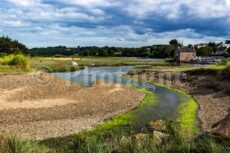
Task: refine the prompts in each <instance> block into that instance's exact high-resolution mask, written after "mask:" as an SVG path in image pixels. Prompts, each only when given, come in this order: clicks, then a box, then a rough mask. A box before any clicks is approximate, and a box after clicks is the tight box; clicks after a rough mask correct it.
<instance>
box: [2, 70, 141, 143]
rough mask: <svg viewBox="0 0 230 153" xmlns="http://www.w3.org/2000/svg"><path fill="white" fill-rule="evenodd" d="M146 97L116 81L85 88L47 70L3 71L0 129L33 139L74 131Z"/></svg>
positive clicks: (98, 121) (123, 109) (85, 127)
mask: <svg viewBox="0 0 230 153" xmlns="http://www.w3.org/2000/svg"><path fill="white" fill-rule="evenodd" d="M143 97H144V94H143V93H141V92H140V91H138V90H135V89H132V88H128V87H123V86H121V85H117V84H105V83H97V84H95V85H94V86H93V87H91V88H83V87H80V86H78V85H77V84H74V83H70V82H68V81H65V80H62V79H60V78H57V77H54V76H51V75H50V74H46V73H41V74H40V75H36V76H35V74H22V75H0V133H11V134H15V133H16V134H17V135H19V136H22V137H29V138H33V139H47V138H55V137H62V136H67V135H71V134H75V133H77V132H79V131H81V130H84V129H88V128H90V127H92V126H94V125H96V124H99V123H101V122H103V121H104V120H105V119H108V118H111V117H112V116H114V115H117V114H120V113H124V112H127V111H129V110H131V109H133V108H135V107H137V106H138V105H139V102H140V101H141V100H142V99H143Z"/></svg>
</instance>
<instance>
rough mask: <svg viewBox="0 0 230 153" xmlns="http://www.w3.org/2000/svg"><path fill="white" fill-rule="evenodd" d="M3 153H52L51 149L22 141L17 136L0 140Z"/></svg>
mask: <svg viewBox="0 0 230 153" xmlns="http://www.w3.org/2000/svg"><path fill="white" fill-rule="evenodd" d="M0 152H1V153H52V152H54V151H52V150H51V149H49V148H47V147H45V146H43V145H39V144H38V143H36V142H32V141H30V140H21V139H19V138H18V137H16V136H13V137H8V136H3V137H1V138H0Z"/></svg>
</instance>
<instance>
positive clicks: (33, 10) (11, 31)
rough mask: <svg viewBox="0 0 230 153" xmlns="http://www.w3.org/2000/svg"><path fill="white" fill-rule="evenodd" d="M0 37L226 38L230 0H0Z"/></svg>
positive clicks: (60, 41) (37, 40) (81, 40)
mask: <svg viewBox="0 0 230 153" xmlns="http://www.w3.org/2000/svg"><path fill="white" fill-rule="evenodd" d="M0 35H8V36H10V37H11V38H12V39H17V40H19V41H20V42H22V43H24V44H26V45H27V46H28V47H30V48H32V47H46V46H57V45H66V46H70V47H74V46H120V47H139V46H145V45H153V44H167V43H168V42H169V40H171V39H174V38H175V39H178V40H179V41H180V42H183V44H185V45H186V44H190V43H191V44H196V43H204V42H209V41H211V42H220V41H224V40H226V39H230V0H0Z"/></svg>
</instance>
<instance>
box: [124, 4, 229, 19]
mask: <svg viewBox="0 0 230 153" xmlns="http://www.w3.org/2000/svg"><path fill="white" fill-rule="evenodd" d="M183 7H185V9H186V12H187V13H189V14H190V15H193V16H194V17H200V18H221V17H230V0H177V1H175V0H141V1H140V0H129V3H128V4H127V7H125V8H126V11H127V12H128V13H129V14H130V15H132V16H137V17H139V18H145V17H146V16H149V15H152V14H153V15H154V14H158V15H162V16H166V17H167V18H169V19H177V18H180V17H181V16H183V10H182V9H183Z"/></svg>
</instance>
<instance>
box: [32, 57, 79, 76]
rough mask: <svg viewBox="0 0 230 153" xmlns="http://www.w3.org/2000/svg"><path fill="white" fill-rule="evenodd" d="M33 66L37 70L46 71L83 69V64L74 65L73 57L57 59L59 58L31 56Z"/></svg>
mask: <svg viewBox="0 0 230 153" xmlns="http://www.w3.org/2000/svg"><path fill="white" fill-rule="evenodd" d="M30 60H31V67H32V68H33V69H35V70H42V71H46V72H71V71H77V70H80V69H82V68H83V67H81V66H77V65H76V66H73V65H72V59H70V58H69V59H64V60H62V59H57V58H54V59H52V58H34V57H33V58H31V59H30Z"/></svg>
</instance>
